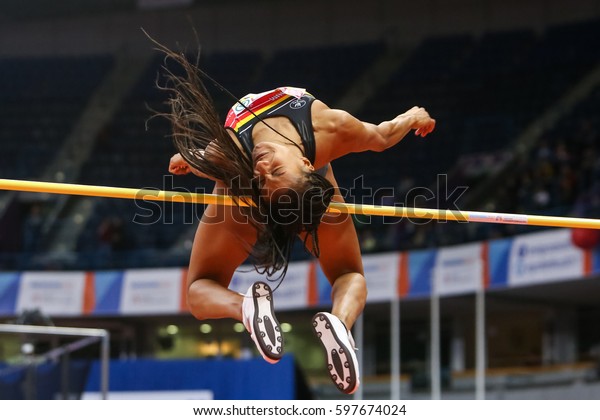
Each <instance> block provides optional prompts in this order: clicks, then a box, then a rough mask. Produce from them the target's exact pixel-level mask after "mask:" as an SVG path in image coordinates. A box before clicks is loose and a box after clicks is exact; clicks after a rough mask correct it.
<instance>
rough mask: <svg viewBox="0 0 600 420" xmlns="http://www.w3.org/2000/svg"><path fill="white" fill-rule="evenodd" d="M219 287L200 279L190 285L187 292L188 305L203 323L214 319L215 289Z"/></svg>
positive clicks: (207, 280)
mask: <svg viewBox="0 0 600 420" xmlns="http://www.w3.org/2000/svg"><path fill="white" fill-rule="evenodd" d="M217 286H218V285H217V284H216V283H215V282H214V281H212V280H209V279H199V280H195V281H192V282H191V283H190V286H189V287H188V290H187V305H188V309H189V310H190V312H191V313H192V315H194V317H195V318H196V319H198V320H201V321H202V320H206V319H211V318H212V317H213V316H212V315H213V314H212V307H213V305H214V304H213V299H214V298H215V296H214V295H215V293H214V288H215V287H217Z"/></svg>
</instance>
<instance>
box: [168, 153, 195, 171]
mask: <svg viewBox="0 0 600 420" xmlns="http://www.w3.org/2000/svg"><path fill="white" fill-rule="evenodd" d="M169 172H170V173H172V174H173V175H187V174H189V173H190V172H192V169H191V168H190V165H188V163H187V162H186V161H185V160H184V159H183V158H182V157H181V154H179V153H176V154H174V155H173V156H172V157H171V160H170V161H169Z"/></svg>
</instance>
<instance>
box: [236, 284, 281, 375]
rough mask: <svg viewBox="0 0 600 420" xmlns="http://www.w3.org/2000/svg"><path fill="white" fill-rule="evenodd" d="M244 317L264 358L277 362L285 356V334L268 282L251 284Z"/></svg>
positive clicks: (243, 313) (244, 306)
mask: <svg viewBox="0 0 600 420" xmlns="http://www.w3.org/2000/svg"><path fill="white" fill-rule="evenodd" d="M242 319H243V322H244V326H245V327H246V329H247V330H248V332H249V333H250V337H252V340H253V341H254V343H255V344H256V347H257V348H258V351H259V352H260V354H261V355H262V357H263V359H265V360H266V361H267V362H269V363H277V362H278V361H279V360H280V359H281V357H282V356H283V335H282V334H281V327H280V326H279V321H277V318H275V311H274V310H273V293H272V292H271V288H270V287H269V285H268V284H266V283H263V282H260V281H259V282H256V283H254V284H253V285H252V286H250V288H249V289H248V291H247V292H246V294H245V295H244V303H243V304H242Z"/></svg>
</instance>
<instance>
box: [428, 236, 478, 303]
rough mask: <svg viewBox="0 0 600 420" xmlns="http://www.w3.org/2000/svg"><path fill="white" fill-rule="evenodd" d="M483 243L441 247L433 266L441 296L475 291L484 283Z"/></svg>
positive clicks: (437, 288)
mask: <svg viewBox="0 0 600 420" xmlns="http://www.w3.org/2000/svg"><path fill="white" fill-rule="evenodd" d="M483 267H484V265H483V259H482V244H481V243H474V244H467V245H459V246H452V247H446V248H440V249H439V250H438V252H437V255H436V259H435V265H434V268H433V274H434V275H433V281H434V282H435V289H434V290H436V292H437V294H438V295H440V296H445V295H456V294H463V293H473V292H475V291H476V290H478V289H479V288H481V286H482V284H483Z"/></svg>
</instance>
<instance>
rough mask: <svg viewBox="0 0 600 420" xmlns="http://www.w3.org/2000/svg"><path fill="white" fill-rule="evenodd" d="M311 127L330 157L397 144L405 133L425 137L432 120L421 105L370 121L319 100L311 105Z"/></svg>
mask: <svg viewBox="0 0 600 420" xmlns="http://www.w3.org/2000/svg"><path fill="white" fill-rule="evenodd" d="M313 111H314V112H313V127H314V129H315V132H316V134H317V135H320V136H322V138H323V140H324V141H323V143H324V147H323V151H324V152H325V154H327V155H328V156H329V159H328V160H329V161H331V160H334V159H336V158H338V157H341V156H344V155H346V154H348V153H357V152H364V151H368V150H370V151H375V152H381V151H383V150H385V149H388V148H390V147H392V146H394V145H396V144H397V143H398V142H400V140H402V139H403V138H404V137H405V136H406V135H407V134H408V133H410V132H411V131H412V130H415V134H416V135H418V136H421V137H425V136H426V135H427V134H429V133H431V132H432V131H433V129H434V128H435V120H434V119H433V118H431V116H430V115H429V113H428V112H427V111H426V110H425V109H424V108H422V107H416V106H415V107H412V108H411V109H409V110H408V111H406V112H404V113H402V114H400V115H398V116H396V117H395V118H393V119H392V120H389V121H383V122H381V123H379V124H372V123H368V122H364V121H361V120H359V119H358V118H356V117H354V116H352V115H351V114H350V113H348V112H346V111H343V110H339V109H331V108H328V107H327V106H326V105H325V104H323V103H322V102H320V103H319V104H317V106H315V107H314V108H313Z"/></svg>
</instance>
